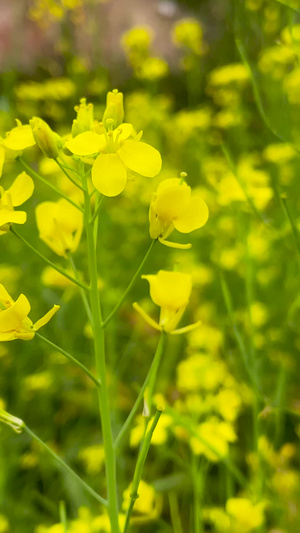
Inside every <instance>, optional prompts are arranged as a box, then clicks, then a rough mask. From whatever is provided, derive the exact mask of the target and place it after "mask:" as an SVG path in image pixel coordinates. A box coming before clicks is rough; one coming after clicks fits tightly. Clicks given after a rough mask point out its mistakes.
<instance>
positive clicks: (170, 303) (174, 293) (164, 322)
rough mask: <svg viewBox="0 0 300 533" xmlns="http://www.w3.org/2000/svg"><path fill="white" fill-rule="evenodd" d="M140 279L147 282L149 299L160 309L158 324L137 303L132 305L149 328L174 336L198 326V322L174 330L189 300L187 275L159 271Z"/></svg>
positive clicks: (189, 286) (188, 276) (190, 285)
mask: <svg viewBox="0 0 300 533" xmlns="http://www.w3.org/2000/svg"><path fill="white" fill-rule="evenodd" d="M142 279H146V280H147V281H149V285H150V296H151V299H152V300H153V302H154V303H155V304H156V305H158V306H159V307H160V308H161V309H160V318H159V322H155V321H154V320H153V319H152V318H151V317H150V316H149V315H148V314H147V313H146V312H145V311H144V310H143V309H142V308H141V307H140V306H139V305H138V303H136V302H135V303H134V304H133V307H134V308H135V309H136V310H137V311H138V312H139V313H140V315H141V316H142V317H143V318H144V320H146V322H147V323H148V324H149V325H150V326H152V327H153V328H155V329H157V330H158V331H166V332H167V333H171V334H172V335H176V334H180V333H186V332H187V331H190V330H191V329H194V328H196V327H198V326H199V325H200V322H196V323H195V324H191V325H189V326H186V327H184V328H180V329H175V328H176V326H177V324H178V322H179V321H180V319H181V317H182V315H183V313H184V311H185V308H186V306H187V304H188V301H189V298H190V294H191V290H192V278H191V276H190V275H189V274H183V273H181V272H167V271H166V270H160V271H159V272H158V274H156V275H149V276H142Z"/></svg>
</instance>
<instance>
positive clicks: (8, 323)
mask: <svg viewBox="0 0 300 533" xmlns="http://www.w3.org/2000/svg"><path fill="white" fill-rule="evenodd" d="M59 308H60V306H59V305H54V306H53V308H52V309H51V310H50V311H48V313H46V314H45V315H44V316H43V317H42V318H40V319H39V320H38V321H37V322H36V323H35V324H33V322H32V321H31V320H30V318H28V314H29V312H30V303H29V301H28V300H27V298H26V296H24V294H21V295H20V296H19V298H18V299H17V301H16V302H15V301H14V300H13V299H12V298H11V297H10V295H9V294H8V292H7V291H6V289H5V288H4V287H3V285H0V341H1V342H3V341H12V340H15V339H23V340H30V339H33V337H34V335H35V332H36V331H37V330H38V329H40V328H41V327H42V326H44V325H45V324H47V323H48V322H49V320H50V319H51V318H52V317H53V315H54V314H55V313H56V312H57V311H58V310H59Z"/></svg>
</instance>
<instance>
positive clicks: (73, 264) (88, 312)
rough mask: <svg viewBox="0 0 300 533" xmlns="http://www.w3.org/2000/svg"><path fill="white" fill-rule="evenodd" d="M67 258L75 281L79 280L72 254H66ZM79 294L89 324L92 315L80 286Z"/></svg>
mask: <svg viewBox="0 0 300 533" xmlns="http://www.w3.org/2000/svg"><path fill="white" fill-rule="evenodd" d="M68 258H69V262H70V265H71V268H72V270H73V273H74V276H75V279H76V280H77V281H79V276H78V271H77V268H76V265H75V263H74V259H73V256H72V254H71V253H69V254H68ZM80 294H81V298H82V302H83V305H84V307H85V310H86V314H87V316H88V319H89V321H90V324H92V323H93V317H92V314H91V309H90V306H89V302H88V299H87V296H86V293H85V291H84V290H83V289H81V288H80Z"/></svg>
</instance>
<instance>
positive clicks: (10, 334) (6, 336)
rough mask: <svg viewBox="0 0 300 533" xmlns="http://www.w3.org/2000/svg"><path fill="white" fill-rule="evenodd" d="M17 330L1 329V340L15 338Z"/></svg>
mask: <svg viewBox="0 0 300 533" xmlns="http://www.w3.org/2000/svg"><path fill="white" fill-rule="evenodd" d="M15 338H16V337H15V331H4V332H3V331H0V342H7V341H13V340H15Z"/></svg>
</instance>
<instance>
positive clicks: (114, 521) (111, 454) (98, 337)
mask: <svg viewBox="0 0 300 533" xmlns="http://www.w3.org/2000/svg"><path fill="white" fill-rule="evenodd" d="M82 182H83V184H84V188H85V195H84V197H85V209H84V217H85V229H86V237H87V247H88V259H89V273H90V286H91V290H90V294H89V296H90V307H91V313H92V317H93V322H92V327H93V334H94V350H95V359H96V371H97V377H98V378H99V379H100V381H101V385H102V386H101V387H100V388H98V398H99V409H100V418H101V427H102V437H103V446H104V452H105V464H106V479H107V496H108V514H109V519H110V524H111V533H119V531H120V529H119V521H118V501H117V482H116V456H115V449H114V445H113V437H112V429H111V420H110V407H109V399H108V387H107V381H106V366H105V337H104V329H103V327H102V314H101V306H100V298H99V291H98V269H97V256H96V245H95V240H94V227H93V226H92V225H91V224H90V220H91V203H90V196H89V191H88V187H87V179H86V176H85V174H84V171H83V173H82Z"/></svg>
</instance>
